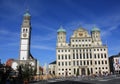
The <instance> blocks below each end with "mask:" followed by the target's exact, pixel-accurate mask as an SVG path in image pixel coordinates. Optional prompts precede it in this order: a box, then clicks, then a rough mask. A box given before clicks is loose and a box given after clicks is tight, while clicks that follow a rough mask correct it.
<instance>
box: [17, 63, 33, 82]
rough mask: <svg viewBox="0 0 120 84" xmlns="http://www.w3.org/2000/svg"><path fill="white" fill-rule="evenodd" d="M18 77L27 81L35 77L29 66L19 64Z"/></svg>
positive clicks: (31, 67)
mask: <svg viewBox="0 0 120 84" xmlns="http://www.w3.org/2000/svg"><path fill="white" fill-rule="evenodd" d="M18 71H19V77H20V78H22V80H27V81H29V80H30V79H31V78H32V77H33V76H34V75H35V69H34V68H33V66H31V65H30V64H21V65H20V66H19V68H18Z"/></svg>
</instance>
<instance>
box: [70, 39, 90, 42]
mask: <svg viewBox="0 0 120 84" xmlns="http://www.w3.org/2000/svg"><path fill="white" fill-rule="evenodd" d="M72 42H91V40H90V39H81V40H80V39H76V40H72Z"/></svg>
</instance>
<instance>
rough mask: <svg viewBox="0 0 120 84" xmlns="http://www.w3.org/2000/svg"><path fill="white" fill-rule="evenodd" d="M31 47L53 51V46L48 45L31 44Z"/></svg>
mask: <svg viewBox="0 0 120 84" xmlns="http://www.w3.org/2000/svg"><path fill="white" fill-rule="evenodd" d="M31 47H32V48H35V49H42V50H50V51H55V48H54V47H49V46H41V45H32V46H31Z"/></svg>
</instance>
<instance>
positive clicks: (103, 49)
mask: <svg viewBox="0 0 120 84" xmlns="http://www.w3.org/2000/svg"><path fill="white" fill-rule="evenodd" d="M82 51H83V52H89V51H91V49H74V50H73V52H82ZM94 51H106V49H105V48H96V49H94ZM58 52H70V50H67V49H66V50H58Z"/></svg>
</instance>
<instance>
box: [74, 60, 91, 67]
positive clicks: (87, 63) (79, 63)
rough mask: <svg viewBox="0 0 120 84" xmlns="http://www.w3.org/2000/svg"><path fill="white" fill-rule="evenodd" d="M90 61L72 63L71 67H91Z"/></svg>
mask: <svg viewBox="0 0 120 84" xmlns="http://www.w3.org/2000/svg"><path fill="white" fill-rule="evenodd" d="M92 64H93V63H92V60H90V61H89V60H87V61H82V60H80V61H73V66H86V65H92Z"/></svg>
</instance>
